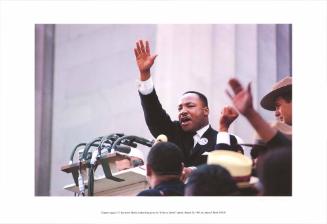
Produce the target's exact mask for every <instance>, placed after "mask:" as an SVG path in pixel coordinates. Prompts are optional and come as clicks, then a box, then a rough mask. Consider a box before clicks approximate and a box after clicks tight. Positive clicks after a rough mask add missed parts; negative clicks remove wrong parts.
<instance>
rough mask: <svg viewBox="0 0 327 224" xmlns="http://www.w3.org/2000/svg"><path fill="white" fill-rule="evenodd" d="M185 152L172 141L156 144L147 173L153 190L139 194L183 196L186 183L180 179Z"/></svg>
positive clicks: (152, 149) (149, 158)
mask: <svg viewBox="0 0 327 224" xmlns="http://www.w3.org/2000/svg"><path fill="white" fill-rule="evenodd" d="M183 159H184V158H183V154H182V151H181V150H180V149H179V147H178V146H177V145H175V144H174V143H171V142H159V143H157V144H155V145H154V146H153V147H152V148H151V150H150V152H149V154H148V158H147V164H146V175H147V178H148V181H149V184H150V187H151V188H152V189H151V190H145V191H142V192H140V193H139V194H138V195H139V196H160V195H162V196H178V195H180V196H182V195H184V183H183V182H181V181H180V177H181V175H182V171H183V168H184V165H183Z"/></svg>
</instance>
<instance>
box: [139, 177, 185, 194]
mask: <svg viewBox="0 0 327 224" xmlns="http://www.w3.org/2000/svg"><path fill="white" fill-rule="evenodd" d="M184 188H185V187H184V183H183V182H182V181H180V180H170V181H165V182H162V183H160V184H158V185H157V186H155V187H154V188H153V189H148V190H144V191H141V192H140V193H138V194H137V196H184Z"/></svg>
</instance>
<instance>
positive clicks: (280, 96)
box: [260, 76, 292, 125]
mask: <svg viewBox="0 0 327 224" xmlns="http://www.w3.org/2000/svg"><path fill="white" fill-rule="evenodd" d="M260 104H261V106H262V107H263V108H265V109H266V110H270V111H275V116H276V118H277V119H278V120H280V121H281V122H283V123H286V124H288V125H292V77H291V76H287V77H285V78H284V79H282V80H280V81H278V82H277V83H275V84H274V85H273V87H272V90H271V91H270V92H269V93H268V94H266V95H265V96H264V97H263V98H262V100H261V102H260Z"/></svg>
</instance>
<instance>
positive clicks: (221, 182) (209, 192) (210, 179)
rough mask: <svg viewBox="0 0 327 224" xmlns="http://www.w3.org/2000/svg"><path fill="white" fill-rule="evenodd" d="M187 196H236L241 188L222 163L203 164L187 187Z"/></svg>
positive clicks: (190, 179)
mask: <svg viewBox="0 0 327 224" xmlns="http://www.w3.org/2000/svg"><path fill="white" fill-rule="evenodd" d="M185 195H186V196H236V195H239V190H238V188H237V186H236V183H235V181H234V180H233V177H232V176H231V175H230V173H229V172H228V171H227V170H226V169H225V168H223V167H222V166H220V165H206V164H205V165H201V166H199V167H198V169H197V170H195V171H193V172H192V174H191V176H190V177H189V179H188V182H187V184H186V187H185Z"/></svg>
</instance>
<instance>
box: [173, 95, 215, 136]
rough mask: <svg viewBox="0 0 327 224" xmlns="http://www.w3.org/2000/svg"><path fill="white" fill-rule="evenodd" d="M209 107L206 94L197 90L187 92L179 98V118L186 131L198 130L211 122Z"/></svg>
mask: <svg viewBox="0 0 327 224" xmlns="http://www.w3.org/2000/svg"><path fill="white" fill-rule="evenodd" d="M208 116H209V107H208V100H207V98H206V96H205V95H203V94H202V93H199V92H196V91H188V92H185V93H184V94H183V95H182V97H181V98H180V100H179V104H178V119H179V122H180V125H181V128H182V129H183V130H184V131H186V132H196V131H197V130H199V129H201V128H202V127H204V126H206V125H207V124H209V119H208Z"/></svg>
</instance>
